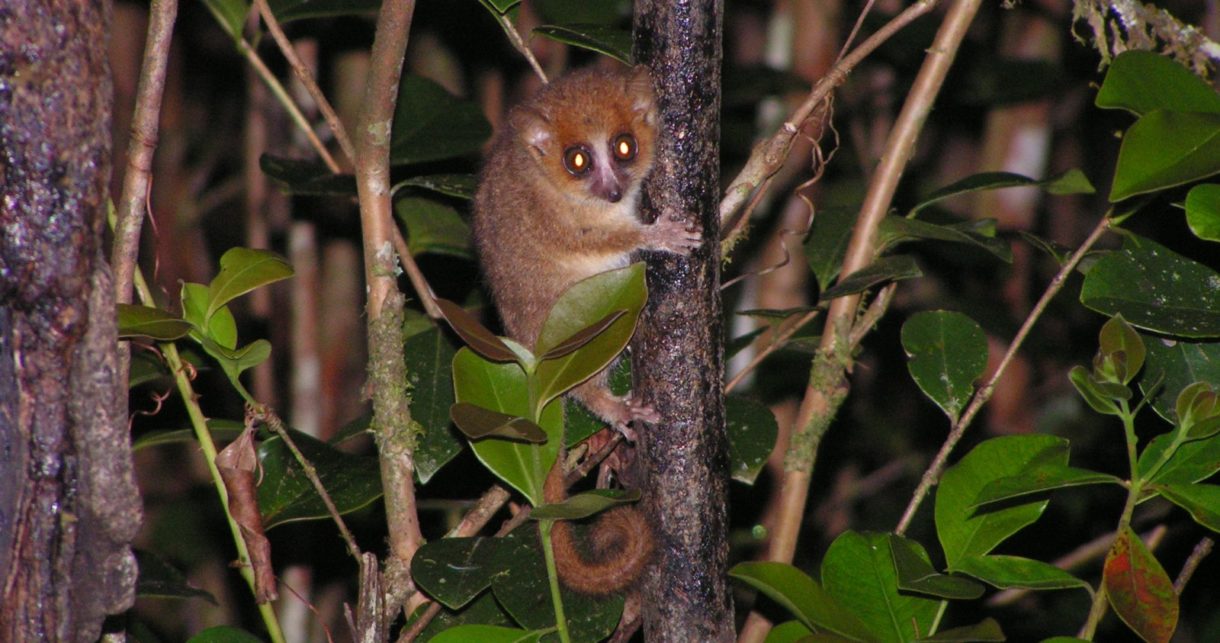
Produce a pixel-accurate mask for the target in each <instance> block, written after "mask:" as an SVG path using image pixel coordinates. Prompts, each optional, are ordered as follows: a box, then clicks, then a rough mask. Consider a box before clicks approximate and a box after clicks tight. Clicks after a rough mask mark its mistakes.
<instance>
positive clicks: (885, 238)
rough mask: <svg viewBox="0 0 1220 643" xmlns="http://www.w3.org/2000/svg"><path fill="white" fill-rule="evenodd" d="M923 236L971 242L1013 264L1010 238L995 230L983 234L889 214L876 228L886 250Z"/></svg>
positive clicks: (963, 227)
mask: <svg viewBox="0 0 1220 643" xmlns="http://www.w3.org/2000/svg"><path fill="white" fill-rule="evenodd" d="M920 239H927V240H933V241H947V242H949V243H961V244H966V245H972V246H975V247H977V248H981V249H983V250H986V251H987V252H990V253H991V254H992V255H995V256H996V257H997V258H998V259H1000V260H1001V261H1004V262H1006V263H1012V250H1011V249H1010V248H1009V247H1008V242H1007V241H1004V240H1002V239H997V238H995V235H994V233H993V234H992V235H990V236H989V235H986V234H981V233H980V232H978V231H977V230H975V229H973V228H971V227H966V226H962V225H940V224H936V223H929V222H927V221H920V220H919V219H907V218H905V217H897V216H889V217H886V218H885V219H882V221H881V227H880V229H878V230H877V245H878V246H879V247H881V248H883V249H889V248H893V247H895V246H897V245H899V244H901V243H904V242H906V241H915V240H920Z"/></svg>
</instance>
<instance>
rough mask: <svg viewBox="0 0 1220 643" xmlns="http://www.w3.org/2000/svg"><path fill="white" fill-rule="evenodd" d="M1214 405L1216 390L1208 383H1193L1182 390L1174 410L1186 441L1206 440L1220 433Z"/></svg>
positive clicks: (1217, 411)
mask: <svg viewBox="0 0 1220 643" xmlns="http://www.w3.org/2000/svg"><path fill="white" fill-rule="evenodd" d="M1216 404H1217V399H1216V388H1215V387H1214V386H1212V385H1211V384H1210V383H1208V382H1195V383H1194V384H1191V385H1190V386H1187V387H1186V388H1184V389H1182V392H1181V393H1179V394H1178V399H1177V403H1176V404H1175V408H1176V411H1177V416H1178V424H1179V426H1180V430H1181V431H1182V432H1183V434H1184V435H1185V436H1186V438H1187V439H1191V440H1198V439H1202V438H1207V437H1211V436H1212V435H1214V434H1215V433H1216V432H1217V431H1220V425H1217V423H1216V416H1217V415H1218V414H1220V410H1218V409H1217V408H1216Z"/></svg>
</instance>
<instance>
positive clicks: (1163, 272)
mask: <svg viewBox="0 0 1220 643" xmlns="http://www.w3.org/2000/svg"><path fill="white" fill-rule="evenodd" d="M1217 158H1220V155H1217ZM1080 301H1081V303H1083V304H1084V305H1085V306H1087V307H1089V308H1092V309H1093V310H1096V311H1097V312H1100V313H1103V314H1106V315H1111V316H1113V315H1117V314H1121V315H1122V316H1123V318H1124V319H1126V320H1127V322H1128V323H1130V324H1131V325H1132V326H1136V327H1138V328H1143V329H1146V330H1151V331H1155V332H1158V333H1165V334H1168V335H1175V336H1179V337H1217V336H1220V274H1217V273H1216V271H1214V270H1212V269H1210V268H1208V267H1207V266H1204V265H1203V264H1200V263H1198V262H1195V261H1191V260H1190V259H1187V258H1186V257H1183V256H1182V255H1179V254H1177V253H1176V252H1173V251H1172V250H1169V249H1168V248H1166V247H1164V246H1162V245H1160V244H1158V243H1156V242H1154V241H1152V240H1150V239H1145V238H1142V237H1141V238H1135V237H1132V236H1128V237H1127V238H1126V239H1124V241H1123V248H1122V250H1118V251H1112V252H1106V253H1104V254H1103V255H1102V257H1101V258H1100V259H1099V260H1098V261H1097V262H1096V263H1094V264H1093V266H1092V267H1091V268H1090V269H1089V272H1088V274H1086V275H1085V278H1084V285H1083V286H1081V289H1080Z"/></svg>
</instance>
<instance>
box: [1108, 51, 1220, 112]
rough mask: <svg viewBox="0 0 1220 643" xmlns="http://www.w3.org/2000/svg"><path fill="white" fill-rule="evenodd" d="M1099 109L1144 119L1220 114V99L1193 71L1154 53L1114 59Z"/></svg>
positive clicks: (1130, 54)
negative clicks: (1164, 112)
mask: <svg viewBox="0 0 1220 643" xmlns="http://www.w3.org/2000/svg"><path fill="white" fill-rule="evenodd" d="M1097 106H1098V107H1100V108H1102V109H1125V110H1127V111H1129V112H1131V113H1133V114H1136V115H1137V116H1138V115H1143V114H1147V113H1148V112H1151V111H1152V110H1155V109H1172V110H1177V111H1179V112H1215V113H1220V95H1218V94H1216V91H1215V90H1214V89H1212V88H1211V87H1210V86H1208V84H1207V83H1206V82H1204V81H1203V80H1202V79H1200V78H1199V77H1198V76H1195V75H1194V74H1193V73H1191V71H1190V70H1189V69H1186V68H1185V67H1183V66H1182V65H1180V64H1178V63H1177V62H1175V61H1173V60H1172V59H1170V58H1167V57H1165V56H1162V55H1160V54H1156V53H1153V52H1150V51H1125V52H1123V53H1121V54H1119V55H1118V57H1117V58H1115V59H1114V62H1113V63H1112V64H1111V65H1110V69H1109V71H1107V72H1106V79H1105V80H1104V81H1102V83H1101V89H1100V90H1099V91H1098V92H1097Z"/></svg>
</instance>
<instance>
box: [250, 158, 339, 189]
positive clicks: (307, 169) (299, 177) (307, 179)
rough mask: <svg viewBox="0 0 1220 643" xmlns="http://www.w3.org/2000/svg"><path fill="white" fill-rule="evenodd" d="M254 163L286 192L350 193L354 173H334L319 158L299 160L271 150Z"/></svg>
mask: <svg viewBox="0 0 1220 643" xmlns="http://www.w3.org/2000/svg"><path fill="white" fill-rule="evenodd" d="M258 166H259V168H260V169H262V171H263V173H264V174H266V175H267V176H269V177H271V179H272V180H273V181H275V182H276V183H277V184H278V185H279V186H280V189H281V190H283V191H284V193H286V194H299V195H305V196H354V195H355V194H356V177H355V176H353V175H351V174H335V173H334V172H331V171H330V168H328V167H326V164H325V163H322V162H320V161H302V160H299V159H290V158H284V157H280V156H275V155H272V154H263V155H262V156H260V157H258Z"/></svg>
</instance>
